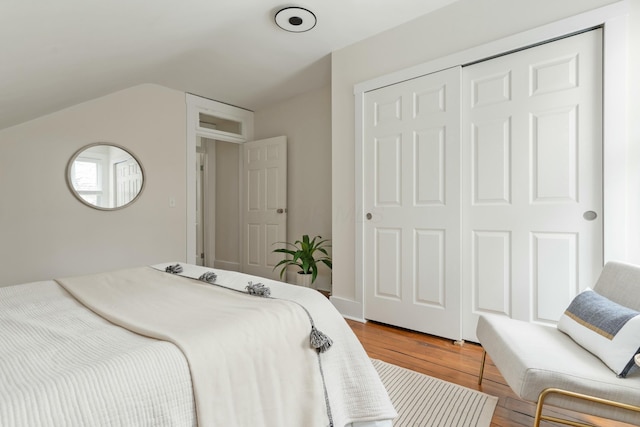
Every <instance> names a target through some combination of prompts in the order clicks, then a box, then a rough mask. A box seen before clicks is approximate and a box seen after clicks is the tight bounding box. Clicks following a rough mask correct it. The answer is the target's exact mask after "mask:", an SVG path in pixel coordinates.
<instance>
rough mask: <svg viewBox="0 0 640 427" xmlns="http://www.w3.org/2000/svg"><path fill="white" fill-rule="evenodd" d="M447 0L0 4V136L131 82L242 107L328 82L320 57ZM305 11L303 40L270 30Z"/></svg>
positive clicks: (26, 0)
mask: <svg viewBox="0 0 640 427" xmlns="http://www.w3.org/2000/svg"><path fill="white" fill-rule="evenodd" d="M454 1H456V0H324V1H317V2H314V1H311V0H301V1H300V2H297V3H284V2H280V1H276V0H207V1H205V0H146V1H145V0H55V1H50V0H2V1H1V2H0V40H2V42H1V43H0V76H1V78H0V129H2V128H5V127H7V126H11V125H14V124H17V123H21V122H24V121H27V120H30V119H33V118H35V117H38V116H41V115H44V114H47V113H50V112H53V111H57V110H60V109H62V108H65V107H68V106H71V105H74V104H77V103H79V102H83V101H86V100H89V99H93V98H96V97H98V96H102V95H105V94H107V93H111V92H114V91H116V90H121V89H124V88H127V87H131V86H134V85H137V84H142V83H156V84H160V85H163V86H166V87H169V88H173V89H176V90H180V91H183V92H190V93H194V94H197V95H201V96H204V97H208V98H212V99H216V100H219V101H222V102H226V103H229V104H233V105H237V106H241V107H244V108H247V109H250V110H255V109H259V108H261V107H264V106H266V105H269V104H271V103H274V102H277V101H280V100H283V99H286V98H289V97H291V96H295V95H297V94H299V93H302V92H305V91H307V90H309V89H314V88H318V87H321V86H323V85H326V84H328V83H329V81H330V74H331V65H330V56H329V54H330V53H331V52H332V51H334V50H337V49H340V48H342V47H345V46H348V45H350V44H352V43H354V42H356V41H359V40H362V39H365V38H367V37H369V36H371V35H374V34H376V33H379V32H382V31H384V30H387V29H390V28H392V27H395V26H398V25H400V24H402V23H404V22H407V21H410V20H412V19H414V18H416V17H418V16H420V15H424V14H426V13H429V12H431V11H433V10H435V9H437V8H440V7H442V6H445V5H447V4H450V3H453V2H454ZM286 6H300V7H304V8H307V9H310V10H311V11H313V12H314V13H315V14H316V16H317V19H318V23H317V25H316V27H315V28H314V29H312V30H311V31H309V32H306V33H289V32H285V31H283V30H281V29H279V28H278V27H277V26H276V25H275V23H274V15H275V13H276V12H277V11H278V10H279V9H281V8H283V7H286Z"/></svg>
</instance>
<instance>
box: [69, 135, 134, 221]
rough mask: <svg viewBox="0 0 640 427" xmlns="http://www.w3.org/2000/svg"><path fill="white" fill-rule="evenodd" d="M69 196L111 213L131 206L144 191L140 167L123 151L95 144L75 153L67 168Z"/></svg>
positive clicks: (110, 145) (110, 146)
mask: <svg viewBox="0 0 640 427" xmlns="http://www.w3.org/2000/svg"><path fill="white" fill-rule="evenodd" d="M67 183H68V184H69V188H70V189H71V192H72V193H73V195H74V196H76V198H77V199H78V200H80V201H81V202H82V203H84V204H85V205H87V206H91V207H92V208H96V209H102V210H115V209H120V208H123V207H125V206H127V205H129V204H131V203H133V202H134V201H135V200H136V199H137V198H138V197H139V196H140V193H142V189H143V188H144V170H143V169H142V165H141V163H140V162H139V161H138V160H137V159H136V158H135V157H134V156H133V154H131V153H130V152H129V151H127V150H126V149H125V148H123V147H120V146H118V145H115V144H107V143H95V144H89V145H87V146H85V147H82V148H81V149H80V150H78V151H77V152H76V153H75V154H74V155H73V157H71V160H69V164H68V165H67Z"/></svg>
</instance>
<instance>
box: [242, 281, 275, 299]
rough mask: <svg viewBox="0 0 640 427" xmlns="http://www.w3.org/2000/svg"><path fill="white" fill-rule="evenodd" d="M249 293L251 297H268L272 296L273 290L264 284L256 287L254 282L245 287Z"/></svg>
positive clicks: (257, 284)
mask: <svg viewBox="0 0 640 427" xmlns="http://www.w3.org/2000/svg"><path fill="white" fill-rule="evenodd" d="M245 289H246V290H247V293H248V294H249V295H255V296H259V297H268V296H269V295H271V289H269V288H267V287H266V286H265V285H263V284H262V283H256V284H255V285H254V284H253V283H252V282H249V285H248V286H247V287H245Z"/></svg>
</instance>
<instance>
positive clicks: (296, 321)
mask: <svg viewBox="0 0 640 427" xmlns="http://www.w3.org/2000/svg"><path fill="white" fill-rule="evenodd" d="M167 265H168V264H167ZM164 266H165V265H160V266H157V267H159V268H163V267H164ZM184 267H185V274H187V275H189V276H195V277H198V276H199V275H200V274H202V273H204V272H206V271H211V270H210V269H206V268H201V267H196V266H184ZM215 272H216V273H217V274H218V279H217V281H216V283H219V284H220V285H223V286H226V287H230V288H235V289H237V290H244V288H245V287H246V285H247V284H248V282H250V281H251V282H254V283H256V282H262V283H263V284H265V285H266V286H268V287H270V289H271V295H272V297H274V298H270V299H267V298H261V297H255V296H249V295H246V294H243V293H239V292H234V291H230V290H227V289H221V288H220V287H218V286H215V285H209V284H206V283H202V282H198V281H195V280H192V279H187V278H182V277H176V276H175V275H171V274H168V273H164V272H160V271H157V270H154V269H151V268H148V267H143V268H138V269H130V270H122V271H117V272H112V273H106V274H97V275H91V276H84V277H75V278H66V279H61V280H59V281H58V282H59V283H60V284H61V285H62V286H63V287H65V289H67V290H68V291H69V292H70V293H71V294H73V295H74V296H75V297H76V298H78V300H79V301H81V302H82V303H83V304H85V305H87V306H88V307H90V308H91V309H92V310H93V311H95V312H96V313H98V314H100V315H101V316H103V317H105V318H106V319H108V320H110V321H112V322H114V323H116V324H118V325H120V326H123V327H126V328H128V329H130V330H132V331H134V332H137V333H140V334H142V335H146V336H151V337H155V338H159V339H164V340H168V341H171V342H173V343H175V344H176V345H177V346H178V347H180V348H181V349H182V350H183V352H184V353H185V355H186V357H187V359H188V361H189V366H190V370H191V376H192V382H193V386H194V392H195V397H196V402H197V413H198V419H199V423H200V425H202V426H209V425H213V426H217V425H220V426H225V427H226V426H292V427H299V426H310V427H311V426H326V425H328V424H329V418H328V416H327V405H326V402H325V396H324V388H323V376H322V375H321V372H320V369H319V368H320V366H319V361H320V362H321V366H322V369H323V371H324V381H325V383H326V388H327V391H328V393H329V401H330V408H331V416H332V418H333V420H334V425H336V426H344V425H346V424H348V423H350V422H356V421H370V420H379V419H391V418H393V417H394V416H395V411H394V409H393V407H392V405H391V402H390V400H389V398H388V396H387V394H386V391H385V390H384V387H383V386H382V383H381V382H380V380H379V378H378V376H377V374H376V372H375V370H374V369H373V366H372V365H371V363H370V361H369V359H368V358H367V356H366V354H365V353H364V350H363V349H362V346H361V345H360V344H359V343H358V342H357V340H356V338H355V336H353V333H352V332H351V330H350V329H349V327H348V326H347V325H346V323H345V322H344V320H343V319H342V318H341V317H340V315H339V314H338V313H337V311H336V310H335V308H334V307H333V306H332V305H331V304H330V303H329V302H328V300H327V299H326V298H324V297H323V296H321V295H320V294H319V293H317V292H316V291H314V290H310V289H305V288H299V287H293V286H290V285H286V284H283V283H280V282H276V281H271V280H267V279H263V278H259V277H255V276H249V275H245V274H241V273H234V272H226V271H223V270H215ZM287 300H295V301H297V302H298V303H300V304H302V305H303V306H304V307H305V308H306V309H307V310H308V311H309V312H310V314H311V316H312V317H313V319H314V321H315V323H316V326H317V327H318V329H320V330H322V331H323V332H325V333H326V334H327V335H328V336H330V337H331V338H332V339H333V340H334V346H333V347H332V348H331V349H330V350H329V351H327V352H326V353H322V354H321V355H320V359H318V354H317V353H316V351H315V350H314V349H312V348H311V347H310V346H309V332H310V323H309V319H308V317H307V315H306V313H305V312H304V310H303V309H302V308H301V307H300V306H299V305H298V304H295V303H292V302H289V301H287Z"/></svg>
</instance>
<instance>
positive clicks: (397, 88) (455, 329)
mask: <svg viewBox="0 0 640 427" xmlns="http://www.w3.org/2000/svg"><path fill="white" fill-rule="evenodd" d="M364 115H365V116H364V138H365V141H364V149H363V156H364V163H363V166H364V168H363V174H364V176H363V178H364V179H363V182H364V185H363V191H364V194H363V201H364V209H365V211H364V212H365V219H364V221H365V222H364V224H363V225H364V228H363V232H364V234H363V273H364V274H363V278H364V283H365V284H366V285H365V292H364V296H365V301H364V302H365V317H366V318H367V319H372V320H377V321H380V322H384V323H390V324H393V325H397V326H402V327H405V328H409V329H413V330H417V331H422V332H427V333H431V334H435V335H440V336H445V337H452V338H457V337H459V336H460V67H456V68H452V69H449V70H445V71H441V72H438V73H435V74H430V75H427V76H423V77H420V78H417V79H413V80H409V81H406V82H403V83H399V84H396V85H393V86H388V87H386V88H382V89H378V90H375V91H372V92H369V93H367V94H366V95H365V107H364Z"/></svg>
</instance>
